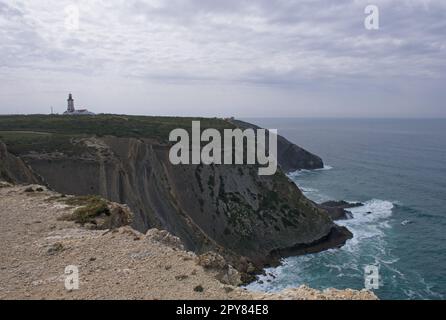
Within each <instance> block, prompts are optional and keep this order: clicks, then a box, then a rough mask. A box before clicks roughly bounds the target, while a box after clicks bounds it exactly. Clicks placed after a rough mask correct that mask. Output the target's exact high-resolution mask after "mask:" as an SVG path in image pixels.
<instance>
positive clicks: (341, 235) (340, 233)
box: [270, 225, 353, 260]
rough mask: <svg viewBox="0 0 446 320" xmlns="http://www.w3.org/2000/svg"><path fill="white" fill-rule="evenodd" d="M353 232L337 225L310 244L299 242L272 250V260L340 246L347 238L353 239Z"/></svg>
mask: <svg viewBox="0 0 446 320" xmlns="http://www.w3.org/2000/svg"><path fill="white" fill-rule="evenodd" d="M352 238H353V234H352V233H351V232H350V231H349V230H348V229H347V228H346V227H341V226H338V225H335V226H334V227H333V228H332V229H331V232H330V233H329V234H328V235H327V236H325V237H324V238H322V239H320V240H317V241H315V242H313V243H309V244H298V245H296V246H293V247H289V248H285V249H280V250H275V251H273V252H271V254H270V257H271V259H272V260H274V259H275V258H278V257H290V256H298V255H304V254H311V253H318V252H322V251H324V250H328V249H333V248H340V247H342V246H343V245H344V244H345V243H346V242H347V240H349V239H352Z"/></svg>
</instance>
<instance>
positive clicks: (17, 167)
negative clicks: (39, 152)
mask: <svg viewBox="0 0 446 320" xmlns="http://www.w3.org/2000/svg"><path fill="white" fill-rule="evenodd" d="M0 180H5V181H7V182H11V183H28V184H34V183H41V182H42V180H41V179H40V178H39V177H37V175H36V174H35V173H34V172H33V171H32V170H31V168H29V167H28V166H27V165H26V164H25V163H24V162H23V161H22V159H20V158H18V157H16V156H14V155H12V154H10V153H9V152H8V150H7V148H6V145H5V144H4V143H3V142H1V141H0Z"/></svg>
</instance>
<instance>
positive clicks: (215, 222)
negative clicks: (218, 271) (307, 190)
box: [0, 118, 351, 272]
mask: <svg viewBox="0 0 446 320" xmlns="http://www.w3.org/2000/svg"><path fill="white" fill-rule="evenodd" d="M57 120H58V121H59V120H60V121H62V120H63V121H66V120H65V119H64V118H62V119H57ZM79 121H81V120H79ZM89 121H90V120H89ZM126 121H127V120H126ZM123 123H124V124H125V122H123ZM45 139H46V138H45ZM279 139H280V138H279ZM48 141H50V140H48ZM48 141H47V140H45V143H49V142H48ZM51 141H52V140H51ZM287 143H288V144H291V143H289V142H287ZM288 144H287V145H286V146H287V148H285V149H290V148H291V149H296V148H298V147H289V146H288ZM60 145H61V146H63V148H64V150H68V151H71V150H76V152H58V151H57V152H48V151H45V152H43V151H36V152H33V149H32V148H33V146H26V149H25V148H21V149H20V150H26V152H22V153H21V154H20V158H21V159H23V161H24V162H26V164H28V165H29V167H31V168H32V171H33V172H31V171H30V170H29V168H28V167H26V166H24V164H23V162H22V160H21V159H18V158H17V157H14V156H12V155H10V154H9V153H7V152H6V150H5V149H4V152H3V153H2V154H1V155H2V158H1V159H0V160H1V163H4V160H3V159H6V162H7V163H10V162H11V161H13V162H11V163H10V164H8V167H7V168H9V169H8V170H7V172H8V175H12V174H15V175H17V178H16V180H19V182H28V183H30V182H34V181H32V180H29V179H39V178H37V177H42V178H43V179H44V180H45V183H46V184H47V185H48V186H49V187H51V188H52V189H54V190H56V191H58V192H61V193H66V194H74V195H96V194H97V195H100V196H103V197H105V198H107V199H109V200H111V201H114V202H118V203H124V204H127V205H128V206H129V207H130V208H131V210H132V211H133V212H134V220H133V227H134V228H135V229H137V230H138V231H141V232H145V231H147V230H148V229H149V228H161V229H165V230H167V231H169V232H170V233H172V234H174V235H175V236H178V237H179V238H181V240H182V241H183V242H184V244H185V246H186V248H187V249H189V250H193V251H195V252H198V253H200V252H205V251H208V250H215V251H217V252H220V253H222V254H224V255H225V256H226V257H235V260H238V261H239V264H237V263H238V262H237V263H235V262H233V264H234V265H235V266H236V267H238V269H239V270H240V269H242V271H246V272H249V270H250V269H251V272H252V271H253V270H252V267H249V263H247V262H245V260H243V259H241V260H240V259H238V258H239V257H240V256H244V257H247V258H249V260H250V261H252V262H253V263H254V265H255V266H256V267H262V266H264V265H267V264H270V263H275V262H277V261H278V258H280V257H281V256H286V255H293V254H303V253H309V252H317V251H321V250H324V249H327V248H333V247H337V246H340V245H342V244H344V243H345V241H346V240H347V239H348V238H350V237H351V234H350V233H349V232H348V230H346V229H345V228H341V227H338V226H337V225H335V224H334V223H333V221H332V220H331V219H330V218H329V216H328V215H327V213H326V212H325V211H324V210H321V209H319V208H318V207H317V206H316V205H315V204H314V203H313V202H311V201H310V200H308V199H307V198H306V197H305V196H304V195H303V194H302V193H301V191H300V190H299V189H298V188H297V186H296V185H295V184H294V183H293V182H291V181H290V180H289V179H288V178H287V177H286V176H285V175H284V174H283V172H282V171H281V170H278V172H277V173H276V174H275V175H274V176H259V175H258V168H257V167H256V166H240V165H230V166H228V165H219V166H205V165H180V166H174V165H172V164H171V163H170V161H169V158H168V156H169V145H168V144H166V143H163V142H160V141H159V140H153V139H148V138H130V137H115V136H105V137H101V138H99V137H94V136H92V135H88V136H87V135H84V136H83V137H76V138H71V139H70V140H69V145H68V146H67V143H65V142H64V144H60ZM282 146H283V144H282ZM16 149H17V148H16ZM281 149H283V147H280V145H279V153H281V154H282V156H283V155H284V154H287V151H283V152H282V151H280V150H281ZM41 150H42V149H41ZM293 156H296V157H298V155H297V154H296V153H294V152H293ZM11 159H13V160H11ZM6 162H5V163H6ZM317 162H318V161H317V157H314V158H313V157H310V158H308V159H307V160H305V161H304V163H305V165H306V168H308V166H310V167H311V166H312V165H313V164H314V163H317ZM279 163H280V162H279ZM283 166H284V165H282V167H283ZM285 167H289V166H288V165H285ZM17 169H20V170H19V172H20V174H18V173H17ZM294 169H295V164H294V165H293V170H294ZM34 172H35V173H36V174H37V175H35V174H34ZM20 180H23V181H20Z"/></svg>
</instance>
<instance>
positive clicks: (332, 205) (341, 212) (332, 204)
mask: <svg viewBox="0 0 446 320" xmlns="http://www.w3.org/2000/svg"><path fill="white" fill-rule="evenodd" d="M363 205H364V204H362V203H359V202H358V203H348V202H346V201H327V202H324V203H321V204H320V205H319V207H320V208H321V209H323V210H325V211H326V212H327V213H328V215H329V216H330V217H331V218H332V219H333V220H334V221H336V220H348V219H351V218H353V215H352V213H351V212H350V211H348V210H345V209H350V208H357V207H362V206H363Z"/></svg>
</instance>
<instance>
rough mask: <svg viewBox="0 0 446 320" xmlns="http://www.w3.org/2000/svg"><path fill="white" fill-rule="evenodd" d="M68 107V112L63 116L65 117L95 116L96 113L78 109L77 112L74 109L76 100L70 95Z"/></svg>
mask: <svg viewBox="0 0 446 320" xmlns="http://www.w3.org/2000/svg"><path fill="white" fill-rule="evenodd" d="M67 102H68V107H67V111H65V112H64V113H63V114H65V115H76V116H77V115H86V116H93V115H94V113H93V112H90V111H88V110H87V109H78V110H76V109H75V108H74V99H73V95H72V94H71V93H70V94H69V95H68V100H67Z"/></svg>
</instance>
